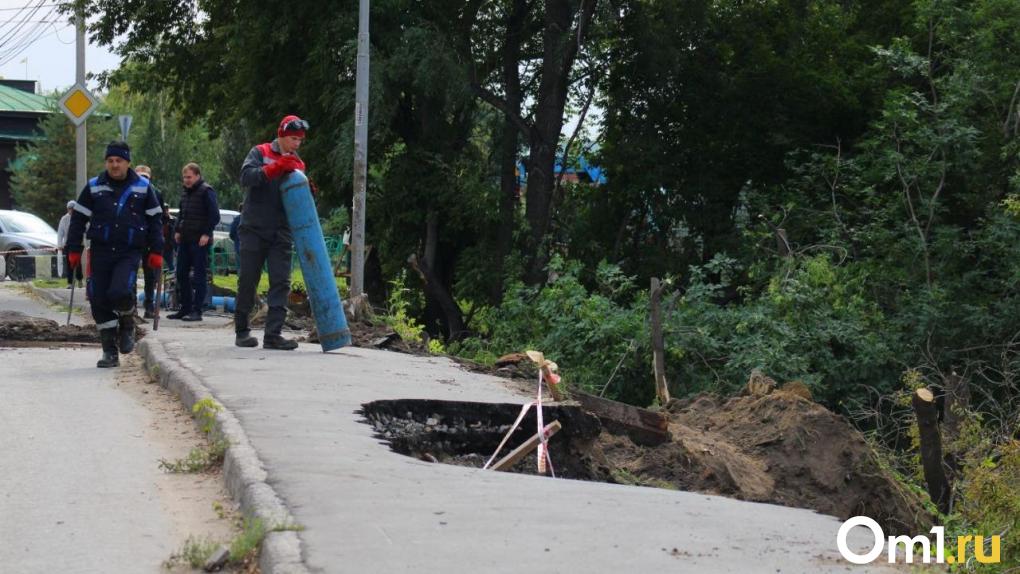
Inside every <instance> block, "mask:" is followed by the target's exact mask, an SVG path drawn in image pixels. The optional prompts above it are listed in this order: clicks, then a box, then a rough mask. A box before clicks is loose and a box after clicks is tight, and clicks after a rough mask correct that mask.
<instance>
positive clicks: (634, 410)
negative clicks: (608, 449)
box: [572, 391, 672, 445]
mask: <svg viewBox="0 0 1020 574" xmlns="http://www.w3.org/2000/svg"><path fill="white" fill-rule="evenodd" d="M572 397H573V398H574V399H575V400H577V402H578V403H580V404H581V408H583V409H585V410H586V411H588V412H590V413H592V414H593V415H595V416H597V417H598V418H599V420H600V421H602V426H603V427H605V428H606V429H607V430H609V431H610V432H614V433H618V434H626V435H627V436H629V437H630V438H631V440H633V441H634V442H636V443H639V444H644V445H656V444H662V443H664V442H668V441H669V440H672V437H671V436H670V434H669V419H667V418H666V416H665V415H663V414H662V413H656V412H652V411H650V410H648V409H642V408H640V407H635V406H632V405H628V404H624V403H621V402H619V401H611V400H609V399H603V398H601V397H596V396H595V395H589V394H588V393H583V392H580V391H574V392H573V393H572Z"/></svg>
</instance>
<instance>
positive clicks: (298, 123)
mask: <svg viewBox="0 0 1020 574" xmlns="http://www.w3.org/2000/svg"><path fill="white" fill-rule="evenodd" d="M306 129H308V122H306V121H304V120H302V119H301V118H299V117H297V116H284V118H283V119H282V120H280V127H279V128H277V130H276V135H277V136H279V137H281V138H282V137H286V136H300V137H305V130H306Z"/></svg>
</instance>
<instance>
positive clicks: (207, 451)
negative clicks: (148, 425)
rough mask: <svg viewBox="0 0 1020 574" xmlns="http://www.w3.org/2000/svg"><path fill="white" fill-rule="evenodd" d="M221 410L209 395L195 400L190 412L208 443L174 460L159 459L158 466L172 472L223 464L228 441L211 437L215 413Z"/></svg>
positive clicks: (200, 470) (192, 471)
mask: <svg viewBox="0 0 1020 574" xmlns="http://www.w3.org/2000/svg"><path fill="white" fill-rule="evenodd" d="M221 410H223V407H222V406H221V405H220V404H219V403H217V402H216V401H215V400H213V399H212V398H210V397H206V398H204V399H202V400H200V401H197V402H196V403H195V405H194V406H192V407H191V414H192V416H194V417H195V419H196V420H197V421H198V425H199V428H200V429H201V430H202V433H203V434H205V435H206V437H207V438H208V439H209V444H207V445H203V446H196V447H195V448H193V449H191V452H189V453H188V456H186V457H184V458H179V459H177V460H174V461H168V460H166V459H160V460H159V468H160V469H161V470H165V471H166V472H172V473H197V472H205V471H207V470H210V469H212V468H215V467H217V466H219V465H221V464H223V458H224V457H225V456H226V454H227V449H228V448H229V447H230V442H229V441H228V440H227V439H225V438H223V437H217V438H213V437H212V434H213V431H214V430H215V428H216V413H218V412H220V411H221Z"/></svg>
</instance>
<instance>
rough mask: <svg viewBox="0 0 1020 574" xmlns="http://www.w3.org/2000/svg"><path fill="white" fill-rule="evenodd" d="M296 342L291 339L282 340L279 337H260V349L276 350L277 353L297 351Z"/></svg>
mask: <svg viewBox="0 0 1020 574" xmlns="http://www.w3.org/2000/svg"><path fill="white" fill-rule="evenodd" d="M297 346H298V344H297V341H295V340H293V339H284V338H283V337H281V336H280V335H266V336H265V337H262V348H263V349H276V350H278V351H293V350H294V349H297Z"/></svg>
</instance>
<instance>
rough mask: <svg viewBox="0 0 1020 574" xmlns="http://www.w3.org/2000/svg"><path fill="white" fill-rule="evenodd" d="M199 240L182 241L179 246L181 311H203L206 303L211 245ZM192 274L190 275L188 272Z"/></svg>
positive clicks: (178, 276)
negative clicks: (202, 243) (199, 242)
mask: <svg viewBox="0 0 1020 574" xmlns="http://www.w3.org/2000/svg"><path fill="white" fill-rule="evenodd" d="M211 244H212V240H210V241H209V243H208V244H206V246H205V247H201V246H199V244H198V242H197V241H187V242H181V244H180V245H178V246H177V288H178V290H179V291H180V296H181V312H182V313H192V312H194V311H198V312H199V313H201V312H202V307H203V305H205V292H206V281H207V280H208V279H207V277H206V270H207V269H208V268H209V246H210V245H211ZM189 273H190V274H191V276H190V277H189V276H188V274H189Z"/></svg>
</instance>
